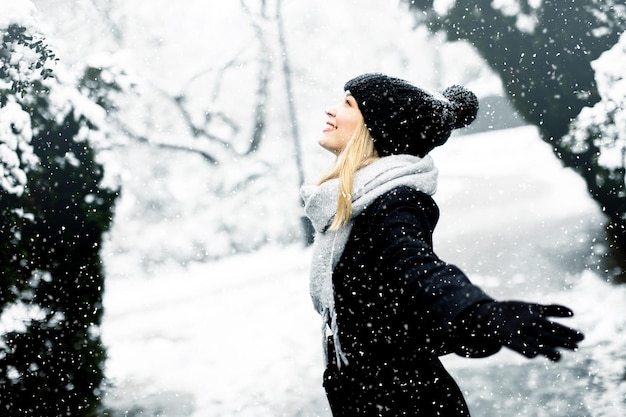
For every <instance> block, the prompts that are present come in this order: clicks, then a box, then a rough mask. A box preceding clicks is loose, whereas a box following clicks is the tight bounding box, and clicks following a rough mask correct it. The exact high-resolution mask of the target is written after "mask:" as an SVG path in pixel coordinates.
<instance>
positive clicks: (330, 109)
mask: <svg viewBox="0 0 626 417" xmlns="http://www.w3.org/2000/svg"><path fill="white" fill-rule="evenodd" d="M324 113H326V116H329V117H335V115H336V111H335V108H334V107H327V108H326V110H324Z"/></svg>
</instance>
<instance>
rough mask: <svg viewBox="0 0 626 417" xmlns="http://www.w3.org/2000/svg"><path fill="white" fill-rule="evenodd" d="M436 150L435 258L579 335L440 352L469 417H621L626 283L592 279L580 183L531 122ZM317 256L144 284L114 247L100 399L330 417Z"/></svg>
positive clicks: (593, 210)
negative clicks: (517, 346) (551, 348)
mask: <svg viewBox="0 0 626 417" xmlns="http://www.w3.org/2000/svg"><path fill="white" fill-rule="evenodd" d="M433 156H434V157H435V160H436V162H437V165H438V166H439V168H440V171H441V174H440V187H439V190H438V193H437V195H436V196H435V198H436V200H437V201H438V202H439V204H440V207H441V210H442V217H441V221H440V227H439V229H438V230H437V232H436V236H435V242H436V243H435V245H436V251H438V253H439V255H440V256H441V257H442V258H443V259H445V260H447V261H448V262H452V263H457V264H458V265H460V266H461V267H462V268H463V269H465V270H466V271H467V272H468V274H469V275H470V277H471V278H472V280H473V281H475V282H476V283H478V284H479V285H481V286H482V287H483V288H485V289H486V290H487V291H488V292H489V293H491V294H492V295H494V296H495V297H497V298H518V299H524V300H536V301H540V302H559V303H563V304H566V305H568V306H570V307H572V308H573V309H574V310H575V312H576V316H575V317H574V318H572V319H569V320H568V321H567V323H569V324H571V325H573V326H575V327H577V328H580V329H581V330H583V331H584V332H585V333H586V335H587V339H586V340H585V341H584V342H583V344H582V347H581V349H580V351H579V352H577V353H566V354H565V355H564V359H563V360H562V361H561V362H560V363H557V364H552V363H550V362H548V361H546V360H544V359H535V360H532V361H528V360H525V359H524V358H522V357H521V356H519V355H515V354H513V353H511V352H508V351H502V352H501V353H499V354H497V355H495V356H493V357H490V358H487V359H464V358H459V357H455V356H448V357H445V358H444V362H445V363H446V365H447V366H448V368H449V369H450V371H451V373H452V374H453V375H454V376H455V378H456V379H457V381H458V383H459V385H460V386H461V388H462V389H463V391H464V392H465V394H466V397H467V399H468V402H469V404H470V408H471V410H472V412H473V415H474V416H475V417H476V416H489V417H496V416H508V417H510V416H551V417H555V416H556V417H560V416H562V417H571V416H594V417H601V416H602V417H618V416H623V415H626V403H625V400H624V398H625V394H626V386H625V383H624V370H625V369H626V355H625V353H624V352H626V349H625V348H626V332H625V329H626V303H624V300H625V298H626V288H623V287H615V286H613V285H612V284H610V283H607V282H606V281H605V279H604V278H603V276H602V275H600V274H599V273H598V272H594V271H592V269H593V270H595V269H597V265H595V264H594V263H593V262H592V259H593V256H592V255H593V252H594V251H595V250H597V249H598V244H597V243H594V239H597V238H598V237H600V236H601V234H602V226H603V218H602V216H601V213H600V211H599V209H598V208H597V207H596V205H595V204H594V203H593V202H592V201H591V199H590V198H589V197H588V196H587V194H586V192H585V190H584V185H583V184H582V181H581V180H580V179H579V178H578V177H577V176H576V175H575V174H573V173H572V172H570V171H568V170H565V169H563V168H562V167H561V166H560V164H559V162H558V161H557V160H556V159H555V158H554V156H553V155H552V154H551V152H550V149H549V147H548V146H547V145H546V144H544V143H542V142H541V141H540V140H539V139H538V136H537V133H536V130H535V129H534V128H531V127H523V128H517V129H511V130H507V131H499V132H491V133H487V134H478V135H471V136H466V137H455V138H453V139H451V140H450V143H449V144H447V145H446V146H444V147H443V148H441V149H438V150H436V151H435V152H434V153H433ZM129 238H130V237H129ZM310 254H311V253H310V248H305V247H303V246H299V245H294V246H290V247H267V248H265V249H263V250H261V251H259V252H256V253H253V254H248V255H237V256H233V257H231V258H228V259H224V260H222V261H220V262H215V263H210V264H201V263H197V264H192V265H188V266H187V267H182V266H181V267H176V266H172V265H169V266H167V267H165V266H164V267H163V268H161V269H157V270H156V272H154V273H153V274H152V275H151V276H141V275H138V274H136V271H137V266H136V265H124V264H121V263H122V262H128V260H129V258H128V257H121V256H120V257H116V256H115V255H114V254H109V256H108V257H107V258H106V259H107V263H108V265H107V267H108V268H109V269H111V270H112V271H116V273H115V274H113V276H112V277H110V278H109V280H108V282H107V288H106V293H105V309H106V310H105V319H104V324H103V326H102V332H103V333H102V336H103V340H104V342H105V343H106V345H107V346H108V353H109V359H108V362H107V369H106V374H107V377H108V378H109V380H110V383H111V386H110V387H109V389H108V390H107V395H106V398H105V402H106V404H107V405H109V406H110V407H111V408H112V409H113V410H114V411H115V413H116V416H163V417H177V416H193V417H207V416H211V417H212V416H254V417H264V416H285V417H295V416H301V417H314V416H320V417H329V416H330V413H329V411H328V408H327V404H326V400H325V398H324V393H323V390H322V387H321V373H322V359H321V346H320V345H319V338H318V331H319V320H318V317H317V315H316V313H315V312H314V311H313V308H312V306H311V302H310V299H309V296H308V282H307V280H308V267H309V261H310V259H309V258H310ZM124 270H128V271H133V272H132V273H128V274H125V273H124V272H123V271H124Z"/></svg>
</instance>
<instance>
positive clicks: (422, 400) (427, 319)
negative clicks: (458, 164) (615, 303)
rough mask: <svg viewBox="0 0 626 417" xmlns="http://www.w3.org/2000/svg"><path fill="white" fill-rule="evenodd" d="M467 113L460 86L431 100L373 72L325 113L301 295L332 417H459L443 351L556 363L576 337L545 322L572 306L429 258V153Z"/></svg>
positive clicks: (471, 103) (468, 95)
mask: <svg viewBox="0 0 626 417" xmlns="http://www.w3.org/2000/svg"><path fill="white" fill-rule="evenodd" d="M477 110H478V101H477V99H476V96H475V95H474V94H473V93H472V92H470V91H468V90H467V89H465V88H463V87H460V86H453V87H450V88H448V89H447V90H445V91H444V92H443V96H435V95H433V94H430V93H428V92H426V91H424V90H423V89H421V88H418V87H416V86H414V85H412V84H410V83H409V82H407V81H404V80H401V79H398V78H393V77H389V76H386V75H383V74H364V75H361V76H358V77H356V78H354V79H352V80H350V81H348V82H347V83H346V85H345V96H344V98H343V99H342V101H341V102H340V103H338V104H336V105H334V106H332V107H330V108H328V109H327V110H326V114H327V116H328V121H327V128H326V129H324V132H323V135H322V137H321V138H320V140H319V143H320V145H322V146H323V147H324V148H326V149H328V150H329V151H331V152H333V153H335V154H336V155H337V160H336V162H335V164H334V166H333V167H332V168H331V169H330V171H329V172H327V173H326V175H324V176H323V177H322V179H321V180H320V182H319V184H318V185H317V186H304V187H303V188H302V197H303V199H304V201H305V212H306V214H307V216H308V217H309V219H310V220H311V222H312V223H313V226H314V227H315V231H316V236H315V242H314V249H313V265H312V272H311V296H312V299H313V302H314V306H315V308H316V309H317V311H318V312H319V313H320V314H321V316H322V326H323V328H322V331H323V337H324V352H325V358H326V363H327V367H326V370H325V373H324V388H325V390H326V394H327V397H328V400H329V403H330V407H331V410H332V413H333V415H334V416H335V417H339V416H446V417H451V416H468V415H469V412H468V409H467V405H466V403H465V401H464V399H463V396H462V394H461V392H460V390H459V388H458V386H457V385H456V383H455V382H454V381H453V380H452V378H451V377H450V375H449V374H448V373H447V372H446V370H445V369H444V368H443V366H442V364H441V362H440V361H439V359H438V357H439V356H441V355H444V354H448V353H452V352H454V353H457V354H459V355H463V356H468V357H482V356H488V355H491V354H494V353H496V352H497V351H499V350H500V348H501V347H502V346H506V347H508V348H510V349H513V350H514V351H517V352H519V353H521V354H523V355H525V356H526V357H529V358H532V357H535V356H538V355H543V356H546V357H547V358H549V359H551V360H553V361H557V360H559V358H560V353H559V349H561V348H565V349H572V350H574V349H576V348H577V347H578V342H580V341H581V340H582V339H583V335H582V334H581V333H579V332H577V331H575V330H573V329H570V328H569V327H566V326H563V325H561V324H558V323H555V322H553V321H550V320H549V319H548V317H569V316H571V315H572V311H571V310H569V309H568V308H566V307H563V306H559V305H539V304H532V303H525V302H519V301H505V302H499V301H495V300H494V299H492V298H491V297H489V296H488V295H487V294H485V293H484V292H483V291H482V290H481V289H480V288H478V287H477V286H475V285H473V284H472V283H471V282H470V281H469V280H468V278H467V277H466V276H465V274H464V273H463V272H462V271H460V270H459V269H458V268H457V267H455V266H453V265H449V264H446V263H445V262H443V261H442V260H440V259H439V258H438V257H437V256H436V255H435V253H434V252H433V247H432V234H433V230H434V227H435V225H436V223H437V220H438V217H439V209H438V207H437V205H436V204H435V202H434V201H433V199H432V198H431V195H432V194H433V193H434V192H435V189H436V186H437V170H436V168H435V167H434V165H433V161H432V159H431V157H430V156H429V155H428V153H429V152H430V151H431V150H432V149H433V148H435V147H436V146H439V145H442V144H443V143H445V142H446V141H447V139H448V138H449V136H450V134H451V132H452V130H453V129H456V128H460V127H463V126H466V125H468V124H470V123H471V122H472V121H473V120H474V119H475V117H476V112H477ZM327 334H329V335H328V336H327Z"/></svg>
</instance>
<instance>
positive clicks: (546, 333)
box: [458, 301, 584, 362]
mask: <svg viewBox="0 0 626 417" xmlns="http://www.w3.org/2000/svg"><path fill="white" fill-rule="evenodd" d="M573 315H574V313H573V312H572V310H570V309H569V308H567V307H564V306H561V305H556V304H551V305H541V304H532V303H525V302H522V301H490V302H486V303H480V304H477V305H475V306H472V307H470V308H469V309H468V310H467V311H465V312H463V313H462V316H461V318H460V320H459V321H458V327H459V328H460V329H461V335H462V334H465V335H467V336H468V337H470V338H472V337H473V338H476V339H484V340H495V341H497V342H498V343H499V344H501V345H503V346H506V347H508V348H510V349H512V350H514V351H516V352H518V353H521V354H522V355H524V356H526V357H527V358H534V357H535V356H537V355H543V356H545V357H547V358H548V359H550V360H552V361H555V362H556V361H558V360H559V359H560V358H561V354H560V352H559V351H558V350H557V349H559V348H565V349H571V350H575V349H577V348H578V342H580V341H581V340H583V339H584V335H583V334H582V333H580V332H578V331H576V330H574V329H571V328H569V327H567V326H564V325H562V324H560V323H556V322H554V321H550V320H548V317H571V316H573Z"/></svg>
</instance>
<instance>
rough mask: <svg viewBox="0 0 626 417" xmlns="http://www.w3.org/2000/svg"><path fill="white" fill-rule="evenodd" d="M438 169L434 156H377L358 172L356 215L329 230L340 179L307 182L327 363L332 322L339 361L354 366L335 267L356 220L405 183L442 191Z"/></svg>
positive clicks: (314, 281)
mask: <svg viewBox="0 0 626 417" xmlns="http://www.w3.org/2000/svg"><path fill="white" fill-rule="evenodd" d="M437 172H438V171H437V169H436V168H435V166H434V163H433V160H432V158H431V157H430V156H428V155H427V156H426V157H424V158H419V157H416V156H412V155H391V156H386V157H384V158H380V159H377V160H376V161H374V162H372V163H371V164H370V165H368V166H366V167H364V168H362V169H360V170H359V171H357V173H356V175H355V177H354V182H353V187H352V190H353V192H352V215H351V219H350V221H349V222H348V224H347V225H346V226H344V227H342V228H340V229H339V230H328V228H329V227H330V225H331V223H332V222H333V218H334V216H335V213H336V210H337V200H338V194H339V191H338V190H339V180H338V179H332V180H329V181H326V182H324V183H323V184H321V185H318V186H316V185H305V186H303V187H302V188H301V190H300V194H301V195H302V198H303V200H304V212H305V214H306V215H307V217H308V218H309V219H310V220H311V222H312V223H313V227H314V228H315V241H314V243H313V262H312V267H311V276H310V291H311V298H312V300H313V305H314V307H315V309H316V310H317V312H318V313H320V315H321V316H322V343H323V347H324V361H325V365H327V364H328V349H327V343H326V330H327V328H326V326H329V327H330V330H331V332H332V335H333V342H334V345H335V354H336V358H337V364H338V366H339V367H341V364H342V363H343V364H345V365H347V364H348V359H347V357H346V355H345V354H344V353H343V351H342V349H341V343H340V341H339V325H338V323H337V312H336V310H335V298H334V289H333V280H332V276H333V270H334V269H335V266H336V265H337V263H338V262H339V259H340V258H341V255H342V253H343V249H344V247H345V245H346V243H347V241H348V238H349V237H350V231H351V229H352V222H353V219H354V218H355V217H356V216H358V215H359V214H360V213H362V212H363V211H364V210H365V209H366V208H367V207H368V205H370V204H371V203H373V202H374V200H376V198H378V197H380V196H381V195H383V194H385V193H387V192H389V191H391V190H393V189H394V188H396V187H399V186H403V185H404V186H409V187H411V188H414V189H417V190H419V191H421V192H424V193H426V194H429V195H432V194H434V193H435V190H436V189H437Z"/></svg>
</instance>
